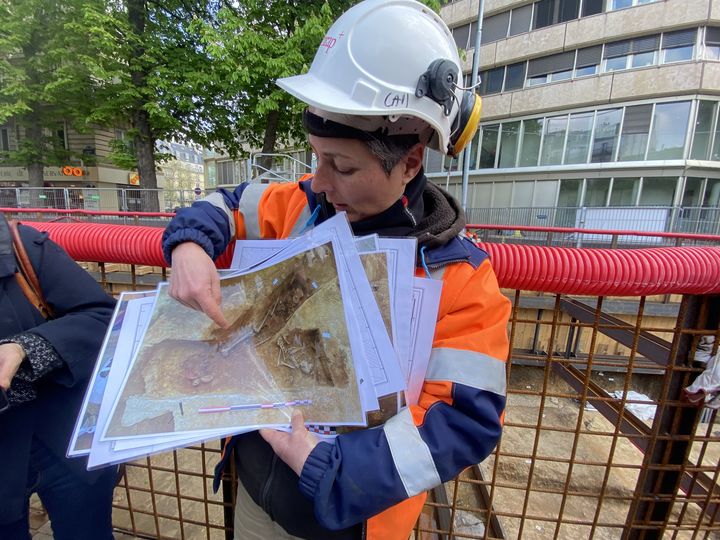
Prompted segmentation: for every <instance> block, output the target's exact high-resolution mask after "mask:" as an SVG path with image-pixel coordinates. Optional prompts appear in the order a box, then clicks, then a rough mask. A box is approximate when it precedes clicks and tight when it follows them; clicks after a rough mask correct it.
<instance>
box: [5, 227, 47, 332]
mask: <svg viewBox="0 0 720 540" xmlns="http://www.w3.org/2000/svg"><path fill="white" fill-rule="evenodd" d="M7 223H8V228H9V229H10V236H11V237H12V243H13V251H14V252H15V259H16V260H17V264H18V272H16V273H15V279H16V280H17V282H18V285H20V289H21V290H22V292H23V294H24V295H25V297H26V298H27V299H28V301H29V302H30V303H31V304H32V305H33V306H35V308H36V309H37V310H38V311H39V312H40V314H41V315H42V316H43V318H44V319H52V318H54V316H55V315H54V313H53V310H52V308H51V307H50V305H49V304H48V303H47V302H46V301H45V297H44V296H43V293H42V288H41V287H40V281H39V280H38V278H37V275H36V274H35V269H34V268H33V265H32V263H31V262H30V258H29V257H28V254H27V251H25V246H24V245H23V243H22V240H21V239H20V233H19V232H18V224H17V221H15V220H14V219H9V220H8V222H7Z"/></svg>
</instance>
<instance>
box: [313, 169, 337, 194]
mask: <svg viewBox="0 0 720 540" xmlns="http://www.w3.org/2000/svg"><path fill="white" fill-rule="evenodd" d="M310 188H311V189H312V190H313V191H314V192H315V193H320V192H322V191H324V192H325V193H328V192H332V181H331V176H330V175H329V174H328V171H327V168H326V167H325V166H323V165H320V166H318V168H317V169H316V170H315V174H313V178H312V182H311V183H310Z"/></svg>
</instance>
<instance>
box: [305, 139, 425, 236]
mask: <svg viewBox="0 0 720 540" xmlns="http://www.w3.org/2000/svg"><path fill="white" fill-rule="evenodd" d="M308 139H309V141H310V146H311V147H312V149H313V151H314V152H315V155H316V156H317V170H316V171H315V175H314V176H313V179H312V184H311V188H312V190H313V191H314V192H315V193H320V192H324V193H325V197H326V199H327V201H328V202H329V203H331V204H332V205H333V206H334V207H335V211H336V212H347V216H348V220H350V221H351V222H354V221H360V220H363V219H366V218H369V217H372V216H374V215H376V214H379V213H380V212H382V211H384V210H387V209H388V208H390V207H391V206H392V205H393V204H394V203H395V201H397V200H398V199H399V198H400V197H402V194H403V192H404V191H405V186H406V185H407V183H408V182H410V181H411V180H412V179H413V178H415V176H416V175H417V173H418V171H419V170H420V166H421V165H422V156H423V147H422V145H420V144H417V145H415V146H414V147H413V148H412V149H411V150H410V151H409V152H408V153H407V155H406V156H405V157H404V158H403V159H402V160H400V162H399V163H398V164H397V165H395V167H394V168H393V170H392V171H390V174H389V175H388V174H386V173H385V171H384V170H383V168H382V165H380V162H379V161H378V159H377V158H376V157H375V156H374V155H373V154H372V153H371V152H370V149H369V148H368V147H367V146H366V145H365V144H364V143H363V142H361V141H358V140H357V139H335V138H330V137H316V136H315V135H310V136H309V137H308Z"/></svg>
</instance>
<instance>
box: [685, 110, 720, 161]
mask: <svg viewBox="0 0 720 540" xmlns="http://www.w3.org/2000/svg"><path fill="white" fill-rule="evenodd" d="M716 121H717V101H707V100H701V101H700V102H699V104H698V110H697V118H696V120H695V130H694V132H693V143H692V150H691V151H690V159H709V158H710V155H709V154H710V148H711V141H712V135H713V125H714V124H715V122H716Z"/></svg>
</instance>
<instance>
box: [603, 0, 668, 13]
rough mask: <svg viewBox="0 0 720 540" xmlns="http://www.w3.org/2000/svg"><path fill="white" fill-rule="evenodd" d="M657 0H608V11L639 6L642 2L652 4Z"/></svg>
mask: <svg viewBox="0 0 720 540" xmlns="http://www.w3.org/2000/svg"><path fill="white" fill-rule="evenodd" d="M658 1H659V0H609V1H608V11H614V10H616V9H625V8H629V7H634V6H641V5H643V4H652V3H653V2H658Z"/></svg>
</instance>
